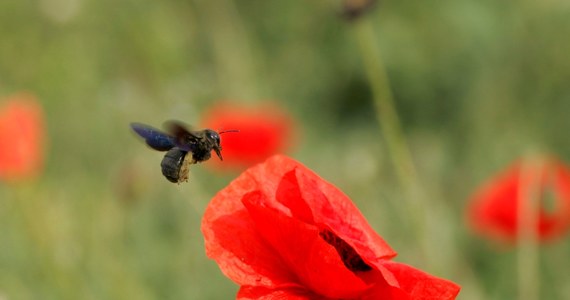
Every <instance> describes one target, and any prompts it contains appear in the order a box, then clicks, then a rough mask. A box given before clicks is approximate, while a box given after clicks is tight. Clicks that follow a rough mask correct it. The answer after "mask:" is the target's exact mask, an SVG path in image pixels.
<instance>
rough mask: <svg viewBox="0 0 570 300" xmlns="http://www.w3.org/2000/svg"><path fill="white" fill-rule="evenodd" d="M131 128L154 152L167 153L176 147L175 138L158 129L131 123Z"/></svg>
mask: <svg viewBox="0 0 570 300" xmlns="http://www.w3.org/2000/svg"><path fill="white" fill-rule="evenodd" d="M131 128H132V129H133V130H134V131H135V132H136V133H137V134H138V135H140V136H141V137H143V138H144V140H145V142H146V144H147V145H149V146H150V147H151V148H152V149H154V150H158V151H167V150H170V149H172V148H173V147H174V146H176V144H175V139H174V137H173V136H171V135H168V134H166V133H164V132H162V131H160V130H158V129H156V128H153V127H151V126H148V125H145V124H141V123H131Z"/></svg>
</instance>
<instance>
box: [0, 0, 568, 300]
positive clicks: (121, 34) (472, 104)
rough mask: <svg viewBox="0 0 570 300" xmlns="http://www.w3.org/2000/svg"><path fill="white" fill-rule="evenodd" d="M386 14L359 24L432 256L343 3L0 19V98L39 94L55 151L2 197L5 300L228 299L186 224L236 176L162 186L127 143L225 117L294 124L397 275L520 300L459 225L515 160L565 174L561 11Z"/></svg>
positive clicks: (493, 6)
mask: <svg viewBox="0 0 570 300" xmlns="http://www.w3.org/2000/svg"><path fill="white" fill-rule="evenodd" d="M381 2H382V3H379V5H378V6H377V7H376V8H375V9H374V10H373V11H371V12H370V13H369V14H368V15H367V18H369V21H370V22H371V23H372V25H373V26H374V33H375V35H376V42H377V43H378V45H379V47H380V49H381V55H382V59H383V61H384V62H385V64H386V70H387V74H388V76H389V78H390V81H391V87H392V90H393V93H394V99H395V104H396V107H397V109H398V111H399V114H400V117H401V121H402V126H403V129H404V132H405V134H406V137H407V141H408V143H409V145H410V148H411V150H412V156H413V159H414V162H415V164H416V166H417V169H418V178H419V180H420V182H421V185H422V187H423V189H424V190H425V194H424V195H423V196H422V201H425V203H424V205H425V206H427V207H429V209H428V210H426V211H425V213H426V216H424V217H423V218H425V219H426V220H427V223H428V225H429V226H428V228H426V229H425V231H426V233H427V235H426V242H427V244H426V245H421V244H422V242H420V241H419V240H418V239H417V238H416V237H415V235H414V234H413V232H414V231H415V229H413V227H414V225H413V224H414V222H415V221H414V220H413V218H412V217H413V216H414V214H409V215H408V214H406V209H407V206H404V203H410V202H409V201H412V200H413V199H409V197H410V193H409V192H408V191H405V190H404V189H403V187H402V185H401V184H400V183H399V181H398V180H397V178H396V176H395V171H394V166H393V164H392V162H391V158H390V155H389V153H388V151H387V148H386V145H385V140H384V139H383V136H382V132H381V130H380V128H379V126H378V122H377V120H376V116H375V115H374V110H373V109H372V108H373V107H374V104H373V100H372V94H371V90H370V88H369V83H368V79H367V77H366V73H365V71H364V70H365V67H364V66H363V62H362V58H361V51H360V50H359V46H358V43H357V38H356V34H355V32H354V31H355V28H354V27H355V24H354V23H353V22H347V21H346V20H343V19H342V18H340V17H339V11H340V7H341V5H340V2H339V1H325V0H315V1H306V0H304V1H282V0H280V1H278V0H266V1H243V0H241V1H237V0H236V1H232V0H210V1H207V0H187V1H180V0H167V1H151V0H121V1H110V0H97V1H95V0H40V1H33V0H2V1H0V95H2V97H6V96H8V95H10V94H13V93H15V92H18V91H30V92H33V93H35V94H36V95H37V97H38V98H39V99H40V102H41V103H42V105H43V107H44V110H45V113H46V119H47V121H46V123H47V130H48V134H49V137H48V138H49V145H48V147H47V150H46V151H47V160H46V168H45V170H44V173H43V175H42V176H41V177H40V178H39V179H37V180H35V181H32V182H27V183H21V184H17V185H11V184H1V183H0V299H2V300H5V299H10V300H12V299H232V298H234V297H235V293H236V291H237V286H236V285H234V284H233V283H232V282H231V281H230V280H229V279H227V278H225V277H224V276H223V275H222V274H221V272H220V271H219V269H218V267H217V265H216V264H215V263H214V262H213V261H211V260H209V259H207V258H206V256H205V254H204V246H203V237H202V235H201V232H200V220H201V215H202V213H203V211H204V208H205V207H206V205H207V203H208V201H209V199H210V198H211V197H212V196H213V195H214V194H215V193H216V191H218V190H220V189H221V188H223V187H224V186H225V185H227V184H228V183H229V182H230V181H231V179H232V178H234V177H235V176H237V174H227V173H226V174H218V173H215V172H213V171H212V170H209V169H208V168H207V167H205V166H204V165H201V166H196V167H194V168H192V172H191V177H190V181H189V182H188V183H187V184H181V185H173V184H171V183H169V182H168V181H166V180H165V179H164V178H163V177H162V175H161V174H160V166H159V163H160V160H161V158H162V155H163V154H162V153H159V152H153V151H150V150H149V149H147V148H146V147H145V146H144V145H143V144H142V143H141V142H140V141H139V140H137V139H136V138H134V137H133V134H132V133H131V132H130V128H129V126H128V124H129V122H132V121H139V122H144V123H148V124H153V125H156V126H159V125H160V124H162V122H164V121H165V120H167V119H180V120H183V121H185V122H187V123H190V124H193V123H194V124H196V123H199V120H200V116H201V112H202V111H203V110H204V109H206V108H207V107H208V106H209V105H211V104H212V103H214V102H215V101H217V100H220V99H230V100H233V101H235V102H237V103H244V104H248V105H251V104H255V103H256V102H262V101H264V100H268V99H270V100H275V101H277V102H279V103H280V104H281V106H283V107H285V108H286V109H287V110H289V111H290V112H291V114H292V115H293V116H294V117H295V118H296V120H297V122H298V128H299V129H300V131H301V135H300V139H299V140H298V143H297V146H296V147H295V148H294V149H292V151H291V152H290V155H291V156H293V157H294V158H296V159H298V160H299V161H301V162H303V163H304V164H306V165H307V166H308V167H310V168H311V169H313V170H315V171H316V172H317V173H319V174H320V175H321V176H322V177H323V178H325V179H327V180H329V181H331V182H332V183H334V184H335V185H337V186H338V187H339V188H340V189H341V190H343V191H344V192H345V193H347V194H348V195H349V196H350V197H351V198H352V199H353V201H354V202H355V203H356V204H357V205H358V206H359V207H360V209H361V210H362V211H363V212H364V214H365V216H366V217H367V218H368V220H369V221H370V223H371V224H372V226H373V227H374V228H375V229H376V230H377V231H378V233H379V234H381V235H382V236H383V237H384V238H385V239H386V240H387V241H388V243H389V244H390V245H392V246H393V248H394V249H395V250H396V251H398V252H399V256H398V257H397V258H396V259H397V260H398V261H401V262H405V263H408V264H411V265H414V266H416V267H418V268H422V269H424V270H425V271H427V272H429V273H431V274H434V275H437V276H441V277H444V278H447V279H450V280H452V281H454V282H457V283H459V284H460V285H462V287H463V289H462V292H461V294H460V296H459V299H516V297H517V287H516V277H517V268H516V251H515V249H507V248H502V247H499V246H497V245H493V244H490V243H487V242H484V241H482V240H481V239H480V238H477V237H474V236H473V235H472V234H471V233H470V232H469V231H468V230H467V228H466V226H465V224H464V208H465V204H466V200H467V199H468V197H469V195H470V194H471V193H472V191H473V190H474V189H475V188H476V187H477V186H478V185H479V184H480V183H481V182H483V181H484V180H485V179H486V178H488V177H489V176H490V175H492V174H494V173H495V172H496V171H498V170H500V169H502V168H504V167H505V166H506V165H508V164H509V163H510V162H511V161H513V160H514V159H516V158H518V157H520V156H521V155H524V154H527V153H529V152H537V151H545V152H547V153H554V154H556V155H558V156H559V157H561V158H562V159H566V160H568V159H570V138H569V136H568V128H570V118H569V117H568V114H569V113H570V81H569V79H570V56H569V53H570V38H569V37H570V2H568V1H566V0H544V1H524V0H521V1H489V0H483V1H471V0H438V1H436V0H422V1H419V0H417V1H381ZM419 249H424V250H425V251H420V250H419ZM569 253H570V243H569V242H568V239H566V240H562V241H557V242H555V243H552V244H548V245H545V246H543V247H541V248H540V273H538V274H536V275H535V276H536V279H537V282H538V284H539V286H540V293H541V294H540V299H570V285H568V282H570V272H568V269H569V268H570V255H569Z"/></svg>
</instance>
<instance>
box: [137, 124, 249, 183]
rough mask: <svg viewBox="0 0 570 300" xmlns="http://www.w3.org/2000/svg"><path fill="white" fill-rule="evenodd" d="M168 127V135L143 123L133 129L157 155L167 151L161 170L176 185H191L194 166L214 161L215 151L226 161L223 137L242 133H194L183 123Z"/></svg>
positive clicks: (207, 130)
mask: <svg viewBox="0 0 570 300" xmlns="http://www.w3.org/2000/svg"><path fill="white" fill-rule="evenodd" d="M165 127H166V129H167V132H168V133H165V132H162V131H160V130H159V129H156V128H153V127H151V126H149V125H145V124H142V123H131V128H132V129H133V130H134V131H135V132H136V133H137V134H138V135H139V136H141V137H143V138H144V139H145V142H146V144H147V145H148V146H149V147H151V148H152V149H154V150H157V151H167V152H166V154H165V155H164V158H163V159H162V162H161V163H160V166H161V168H162V175H164V177H166V179H168V181H170V182H173V183H180V182H184V181H186V182H187V181H188V172H189V171H190V165H192V164H196V163H200V162H204V161H207V160H208V159H210V157H211V152H212V150H213V151H214V152H216V155H217V156H218V158H220V160H224V159H223V157H222V146H221V144H220V134H223V133H226V132H238V130H224V131H220V132H217V131H215V130H212V129H204V130H197V131H190V130H188V129H187V126H186V125H185V124H184V123H182V122H179V121H168V122H166V124H165Z"/></svg>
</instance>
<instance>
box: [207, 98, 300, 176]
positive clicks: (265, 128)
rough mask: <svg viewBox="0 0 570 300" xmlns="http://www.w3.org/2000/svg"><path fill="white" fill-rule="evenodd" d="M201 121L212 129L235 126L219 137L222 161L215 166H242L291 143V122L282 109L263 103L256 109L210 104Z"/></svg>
mask: <svg viewBox="0 0 570 300" xmlns="http://www.w3.org/2000/svg"><path fill="white" fill-rule="evenodd" d="M203 124H204V126H205V127H207V128H212V129H214V130H230V129H238V130H239V133H228V134H224V135H223V136H222V148H223V155H224V161H223V163H213V164H211V165H215V166H216V167H218V168H233V169H236V168H237V169H243V168H245V167H248V166H251V165H253V164H256V163H259V162H262V161H264V160H265V159H267V158H268V157H269V156H271V155H273V154H276V153H279V152H282V151H284V150H285V149H286V148H288V147H289V146H290V143H291V139H292V134H293V121H292V119H291V117H290V116H289V115H288V114H287V113H286V112H285V111H284V110H282V109H280V108H278V107H277V106H275V105H269V104H265V105H262V106H258V107H256V108H247V107H244V106H238V105H232V104H229V103H222V104H218V105H216V106H214V107H212V108H211V109H210V110H209V111H208V112H207V113H206V114H205V117H204V121H203Z"/></svg>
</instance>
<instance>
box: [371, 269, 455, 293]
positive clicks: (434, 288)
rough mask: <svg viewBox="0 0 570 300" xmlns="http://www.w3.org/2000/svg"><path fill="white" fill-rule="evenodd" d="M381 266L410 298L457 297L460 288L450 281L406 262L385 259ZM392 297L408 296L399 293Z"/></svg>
mask: <svg viewBox="0 0 570 300" xmlns="http://www.w3.org/2000/svg"><path fill="white" fill-rule="evenodd" d="M383 267H384V268H385V269H386V270H388V271H390V272H392V273H393V274H394V277H395V278H396V279H397V280H398V284H399V287H400V290H401V291H403V292H405V293H406V294H408V296H409V299H410V300H451V299H455V297H457V294H459V290H460V289H461V288H460V287H459V286H458V285H457V284H455V283H453V282H451V281H448V280H445V279H441V278H438V277H435V276H432V275H430V274H427V273H425V272H423V271H421V270H418V269H415V268H413V267H410V266H408V265H406V264H402V263H397V262H391V261H385V262H384V264H383ZM380 292H382V291H380ZM384 297H385V296H384V294H380V293H379V294H377V298H374V297H373V296H372V298H370V299H382V298H384ZM402 297H403V298H402ZM394 299H408V298H407V297H404V296H403V294H400V296H399V297H395V298H394Z"/></svg>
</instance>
